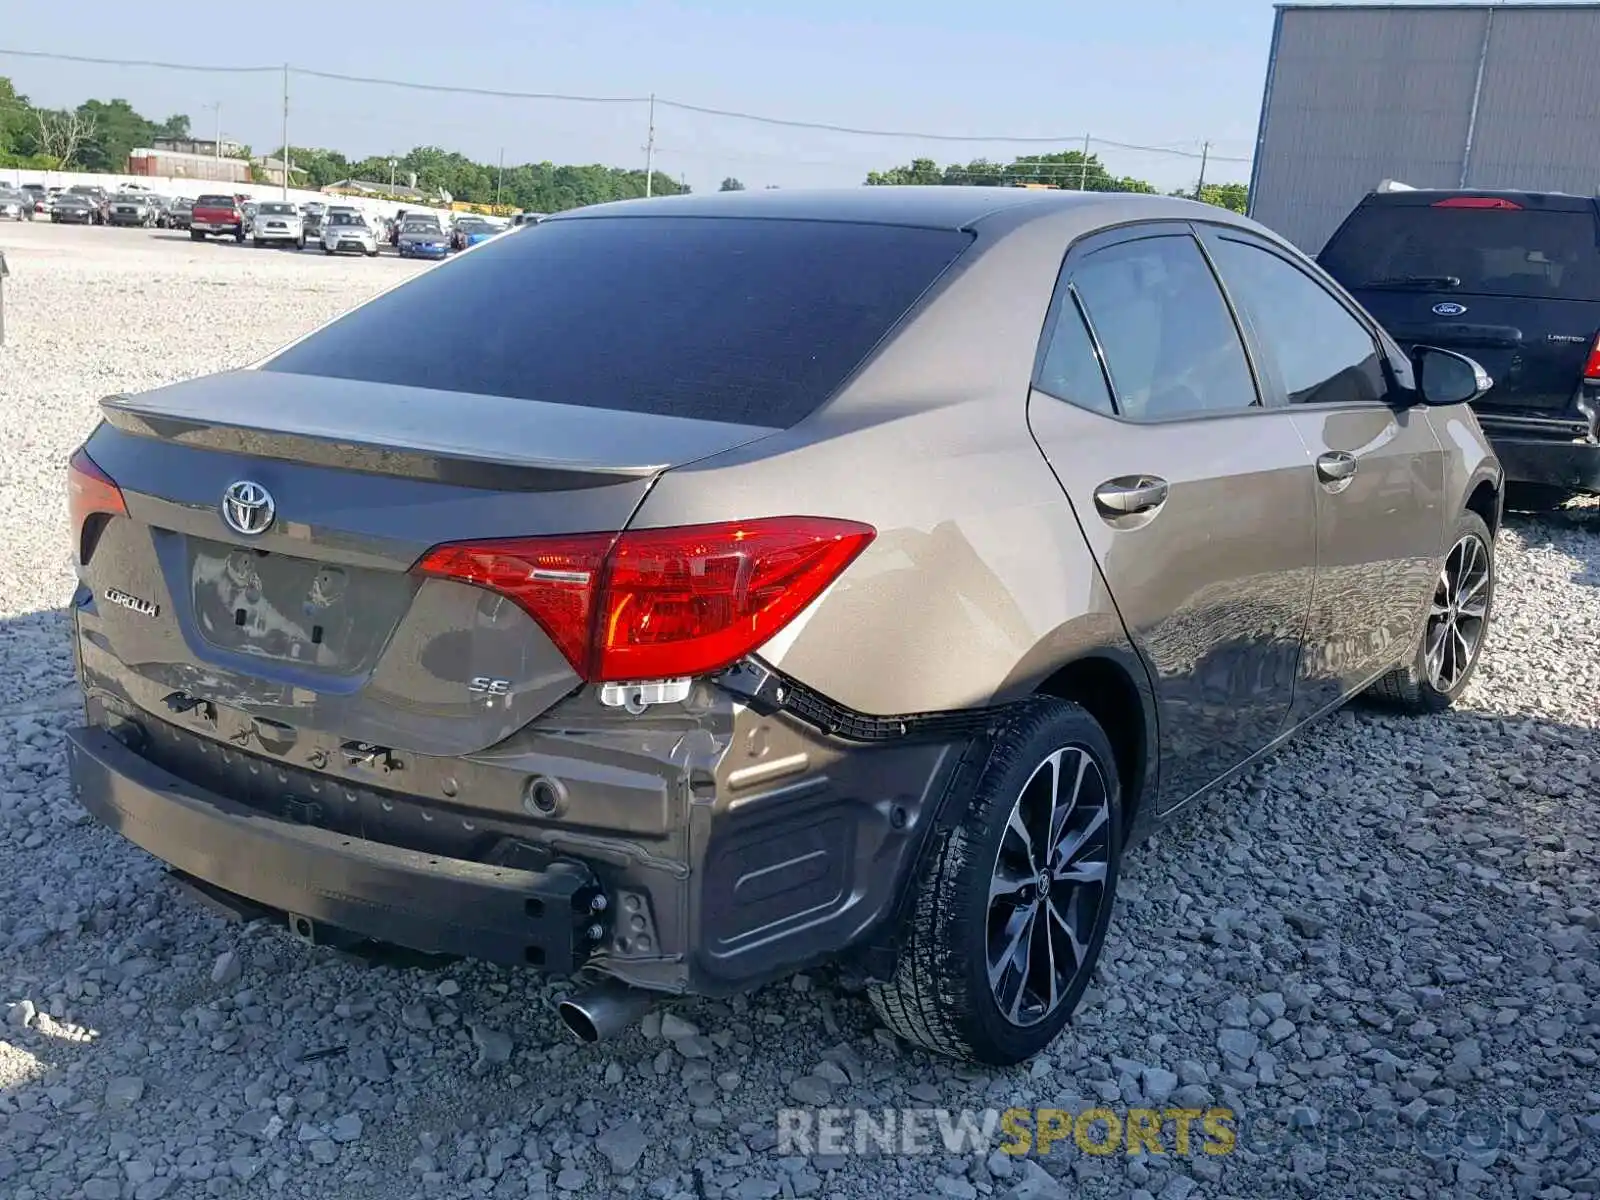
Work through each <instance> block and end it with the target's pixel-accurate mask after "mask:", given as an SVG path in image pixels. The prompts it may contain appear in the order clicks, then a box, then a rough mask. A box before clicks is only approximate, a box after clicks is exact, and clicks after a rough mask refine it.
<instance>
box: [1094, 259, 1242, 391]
mask: <svg viewBox="0 0 1600 1200" xmlns="http://www.w3.org/2000/svg"><path fill="white" fill-rule="evenodd" d="M1072 282H1073V286H1074V287H1075V288H1076V289H1077V292H1078V295H1079V296H1080V297H1081V299H1082V300H1083V305H1084V309H1085V310H1086V311H1087V312H1088V314H1089V322H1090V324H1092V325H1093V326H1094V332H1095V336H1096V337H1097V338H1098V339H1099V341H1100V349H1101V350H1102V351H1103V352H1104V354H1105V358H1106V368H1107V370H1109V371H1110V373H1111V385H1112V387H1113V388H1114V389H1115V390H1116V398H1117V408H1118V410H1119V411H1120V412H1121V413H1122V415H1123V416H1125V417H1130V418H1132V419H1134V420H1154V419H1159V418H1163V417H1181V416H1184V415H1187V414H1196V413H1205V412H1216V411H1227V410H1230V409H1242V408H1247V407H1249V406H1250V405H1252V404H1254V403H1255V402H1256V389H1255V382H1254V381H1253V380H1252V379H1251V376H1250V367H1249V364H1248V363H1247V361H1246V360H1245V356H1244V346H1243V345H1242V344H1241V343H1240V341H1239V333H1238V330H1237V329H1235V328H1234V324H1233V317H1232V316H1231V315H1230V314H1229V312H1228V308H1227V305H1226V303H1225V302H1224V301H1223V299H1222V293H1221V292H1219V291H1218V290H1217V283H1216V279H1215V278H1214V277H1213V276H1212V274H1211V268H1210V267H1208V266H1207V265H1206V261H1205V258H1204V257H1203V256H1202V255H1201V253H1200V247H1199V246H1198V245H1196V244H1195V241H1194V239H1193V238H1191V237H1189V236H1187V235H1184V236H1180V237H1172V236H1166V237H1150V238H1141V239H1139V240H1137V241H1131V242H1120V243H1118V244H1116V245H1113V246H1107V247H1106V248H1105V249H1104V250H1097V251H1095V252H1094V253H1093V254H1090V255H1089V256H1088V257H1086V258H1085V259H1084V260H1083V262H1082V263H1080V264H1079V265H1078V267H1077V268H1076V269H1075V270H1074V271H1073V279H1072Z"/></svg>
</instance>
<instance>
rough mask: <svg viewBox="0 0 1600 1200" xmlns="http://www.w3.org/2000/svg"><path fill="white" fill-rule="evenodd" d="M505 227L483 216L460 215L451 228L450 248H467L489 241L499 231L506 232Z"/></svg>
mask: <svg viewBox="0 0 1600 1200" xmlns="http://www.w3.org/2000/svg"><path fill="white" fill-rule="evenodd" d="M504 228H505V227H504V226H501V225H496V224H494V223H493V222H492V221H487V220H485V219H484V218H483V217H471V216H469V217H458V218H457V219H456V222H455V224H454V226H452V228H451V230H450V248H451V249H452V250H465V249H466V248H467V247H468V246H476V245H477V244H478V243H479V242H487V241H488V240H489V239H490V238H492V237H494V236H495V235H496V234H497V233H502V232H504Z"/></svg>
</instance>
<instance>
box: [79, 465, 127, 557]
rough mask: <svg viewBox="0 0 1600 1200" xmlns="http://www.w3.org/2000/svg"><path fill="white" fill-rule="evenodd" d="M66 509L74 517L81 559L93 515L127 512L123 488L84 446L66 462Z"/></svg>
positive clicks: (119, 514) (121, 515)
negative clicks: (85, 533) (85, 531)
mask: <svg viewBox="0 0 1600 1200" xmlns="http://www.w3.org/2000/svg"><path fill="white" fill-rule="evenodd" d="M67 511H68V513H69V514H70V516H71V518H72V537H73V540H74V542H75V543H76V544H77V547H78V553H79V557H80V560H81V558H82V555H83V551H84V537H83V532H84V525H85V523H86V522H87V521H88V520H89V518H90V517H92V516H94V515H95V514H96V513H104V514H106V515H108V516H114V517H125V516H127V515H128V504H127V501H125V500H124V499H123V498H122V489H121V488H119V487H118V486H117V485H116V483H115V482H114V481H113V480H112V478H111V476H109V475H107V474H106V473H105V472H104V471H102V470H101V469H100V467H99V464H97V463H96V462H95V461H94V459H92V458H90V457H89V455H88V454H87V452H85V451H84V450H83V449H82V448H79V449H78V450H77V451H76V452H75V453H74V454H73V456H72V457H71V458H70V459H69V460H68V461H67Z"/></svg>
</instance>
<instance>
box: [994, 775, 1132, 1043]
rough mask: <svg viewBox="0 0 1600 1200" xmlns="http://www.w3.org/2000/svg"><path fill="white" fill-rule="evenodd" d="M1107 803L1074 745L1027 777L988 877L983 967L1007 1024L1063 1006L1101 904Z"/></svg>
mask: <svg viewBox="0 0 1600 1200" xmlns="http://www.w3.org/2000/svg"><path fill="white" fill-rule="evenodd" d="M1111 835H1112V828H1111V803H1110V796H1109V795H1108V793H1107V789H1106V782H1105V776H1104V775H1103V774H1102V773H1101V771H1100V767H1099V764H1098V763H1097V762H1096V761H1095V759H1094V757H1093V755H1091V754H1090V753H1089V752H1088V751H1087V750H1085V749H1084V748H1082V747H1079V746H1068V747H1065V748H1063V749H1060V750H1057V751H1056V752H1055V753H1054V754H1052V755H1050V757H1049V758H1047V759H1045V760H1044V761H1043V762H1042V763H1040V764H1039V765H1038V766H1037V767H1035V768H1034V770H1033V773H1032V774H1031V775H1030V776H1029V777H1028V782H1027V783H1026V784H1024V785H1023V788H1022V791H1021V793H1020V794H1019V795H1018V797H1017V800H1016V803H1015V804H1014V805H1013V806H1012V809H1011V816H1010V819H1009V820H1008V821H1007V823H1006V828H1005V832H1004V834H1002V836H1001V839H1000V848H999V850H998V851H997V852H996V854H995V863H994V869H993V871H992V873H991V874H990V877H989V911H988V921H987V937H986V943H987V944H986V946H985V962H986V964H987V966H988V971H989V986H990V989H991V991H992V993H993V996H994V1001H995V1004H996V1006H997V1007H998V1008H999V1010H1000V1013H1001V1015H1002V1016H1003V1017H1005V1019H1006V1020H1007V1021H1009V1022H1010V1023H1011V1024H1013V1025H1018V1026H1029V1025H1036V1024H1038V1023H1039V1022H1040V1021H1043V1020H1045V1019H1046V1018H1047V1017H1049V1016H1050V1015H1051V1014H1052V1013H1054V1012H1055V1011H1056V1009H1057V1008H1059V1007H1060V1005H1061V1002H1062V1000H1063V999H1064V998H1065V997H1066V995H1067V993H1068V990H1069V988H1070V985H1071V983H1072V981H1073V978H1074V977H1075V976H1076V975H1077V974H1078V972H1079V971H1081V970H1083V969H1084V967H1085V966H1086V964H1087V963H1088V961H1089V947H1090V946H1091V945H1092V943H1093V936H1094V930H1095V928H1096V925H1097V923H1098V921H1099V919H1100V914H1101V909H1102V908H1103V906H1104V905H1105V903H1106V901H1107V898H1108V897H1107V893H1106V876H1107V871H1108V869H1109V866H1110V856H1111Z"/></svg>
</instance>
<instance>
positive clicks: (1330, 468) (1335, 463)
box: [1317, 450, 1356, 483]
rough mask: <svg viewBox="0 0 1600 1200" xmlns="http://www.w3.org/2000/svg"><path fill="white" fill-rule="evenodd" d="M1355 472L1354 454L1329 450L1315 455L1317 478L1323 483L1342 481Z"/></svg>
mask: <svg viewBox="0 0 1600 1200" xmlns="http://www.w3.org/2000/svg"><path fill="white" fill-rule="evenodd" d="M1355 473H1356V456H1355V455H1354V454H1348V453H1346V452H1345V451H1343V450H1330V451H1328V452H1327V453H1326V454H1322V455H1319V456H1318V457H1317V478H1318V479H1320V480H1322V482H1323V483H1343V482H1345V481H1346V480H1348V479H1349V478H1350V477H1351V476H1352V475H1354V474H1355Z"/></svg>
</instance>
